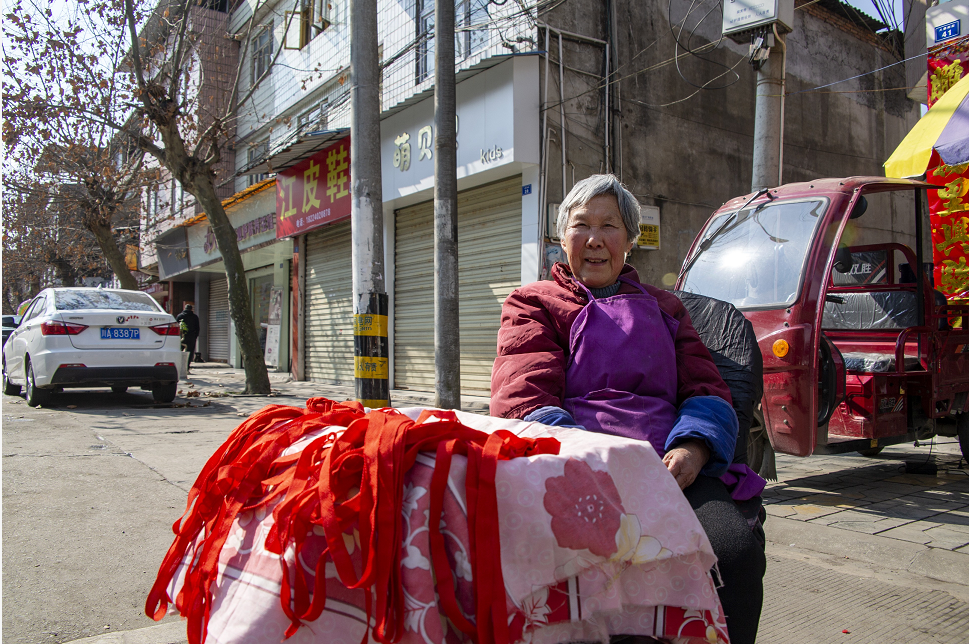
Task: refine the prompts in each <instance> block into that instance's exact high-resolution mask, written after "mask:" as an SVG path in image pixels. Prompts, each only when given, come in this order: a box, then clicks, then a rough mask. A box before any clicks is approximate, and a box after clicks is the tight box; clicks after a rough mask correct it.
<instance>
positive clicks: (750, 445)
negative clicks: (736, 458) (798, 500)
mask: <svg viewBox="0 0 969 644" xmlns="http://www.w3.org/2000/svg"><path fill="white" fill-rule="evenodd" d="M747 467H749V468H750V469H752V470H754V471H755V472H757V473H758V474H760V475H761V476H762V477H764V478H765V479H768V480H770V481H776V480H777V463H776V461H775V460H774V447H773V446H772V445H771V444H770V438H768V436H767V426H766V424H765V423H764V412H763V411H762V410H760V409H754V413H753V418H752V419H751V423H750V437H749V438H748V440H747Z"/></svg>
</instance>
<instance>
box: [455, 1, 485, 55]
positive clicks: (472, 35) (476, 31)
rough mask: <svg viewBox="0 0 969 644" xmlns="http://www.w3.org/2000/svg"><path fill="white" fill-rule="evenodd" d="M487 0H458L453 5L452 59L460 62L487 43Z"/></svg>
mask: <svg viewBox="0 0 969 644" xmlns="http://www.w3.org/2000/svg"><path fill="white" fill-rule="evenodd" d="M489 20H490V17H489V16H488V0H458V2H457V4H456V5H455V6H454V60H455V61H456V62H460V61H462V60H464V59H465V58H469V57H470V56H472V55H474V54H476V53H478V52H479V51H481V50H482V49H484V48H485V47H487V45H488V22H489Z"/></svg>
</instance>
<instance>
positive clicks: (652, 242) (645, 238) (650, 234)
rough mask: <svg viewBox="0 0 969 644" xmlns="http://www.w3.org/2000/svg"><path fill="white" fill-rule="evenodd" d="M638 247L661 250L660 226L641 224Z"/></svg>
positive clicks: (637, 241)
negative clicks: (652, 247)
mask: <svg viewBox="0 0 969 644" xmlns="http://www.w3.org/2000/svg"><path fill="white" fill-rule="evenodd" d="M636 245H637V246H655V247H657V248H659V226H653V225H651V224H639V239H637V240H636Z"/></svg>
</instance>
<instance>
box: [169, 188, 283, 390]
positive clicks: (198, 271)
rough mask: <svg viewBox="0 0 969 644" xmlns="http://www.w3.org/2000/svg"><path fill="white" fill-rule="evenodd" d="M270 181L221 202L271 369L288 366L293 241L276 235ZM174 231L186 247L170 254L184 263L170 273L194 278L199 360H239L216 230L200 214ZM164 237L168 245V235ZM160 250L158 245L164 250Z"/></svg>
mask: <svg viewBox="0 0 969 644" xmlns="http://www.w3.org/2000/svg"><path fill="white" fill-rule="evenodd" d="M274 187H275V182H274V181H273V180H266V181H264V182H261V183H258V184H256V185H254V186H252V187H251V188H247V189H246V190H243V191H242V192H239V193H238V194H236V195H234V196H233V197H231V198H229V199H226V200H225V201H223V206H224V207H225V210H226V214H227V215H228V217H229V221H230V223H231V224H232V226H233V228H234V229H235V231H236V240H237V243H238V245H239V250H240V251H241V253H242V261H243V266H244V268H245V271H246V282H247V284H248V286H249V301H250V307H251V313H252V315H253V319H254V321H255V324H256V332H257V334H258V336H259V342H260V348H261V350H262V351H263V355H264V356H265V359H266V364H267V365H268V366H269V367H270V369H276V370H281V371H288V370H289V329H290V319H289V292H290V288H289V286H290V264H291V261H292V246H291V244H290V243H287V242H281V241H278V240H277V238H276V213H275V210H276V200H275V191H274ZM179 231H180V234H181V235H182V238H184V240H185V243H184V249H185V250H184V251H183V252H180V253H175V255H176V256H177V257H178V258H179V260H178V261H181V262H184V266H179V268H180V269H181V270H179V271H178V272H177V273H174V274H172V275H170V277H171V278H172V279H174V280H177V281H178V282H179V283H183V284H184V283H190V284H194V295H195V298H194V299H195V302H196V313H197V314H198V316H199V318H200V320H201V322H202V325H201V326H202V332H201V334H200V336H199V344H198V351H199V352H200V353H201V354H202V357H203V359H204V360H209V361H214V362H226V363H228V364H230V365H232V366H241V364H242V356H241V353H240V349H239V346H238V342H237V341H236V334H235V328H234V324H233V322H232V319H231V316H230V314H229V290H228V282H227V280H226V273H225V265H224V263H223V261H222V254H221V253H220V252H219V247H218V244H217V243H216V239H215V233H214V232H213V231H212V229H211V227H210V225H209V222H208V221H207V220H206V219H205V218H204V217H200V218H198V219H197V220H196V221H194V222H193V223H191V224H190V225H188V226H184V227H182V228H181V229H179ZM169 237H174V234H172V233H170V234H169ZM180 239H181V238H179V240H178V241H179V242H180ZM168 241H169V245H168V247H169V248H172V247H173V244H171V240H168ZM162 251H163V249H161V248H159V252H160V253H162V254H164V253H163V252H162ZM166 252H167V251H166ZM182 258H183V259H182Z"/></svg>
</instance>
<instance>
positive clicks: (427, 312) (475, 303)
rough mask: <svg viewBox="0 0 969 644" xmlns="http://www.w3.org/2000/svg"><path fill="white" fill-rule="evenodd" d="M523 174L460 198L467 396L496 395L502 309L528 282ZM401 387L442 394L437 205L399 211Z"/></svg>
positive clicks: (397, 359)
mask: <svg viewBox="0 0 969 644" xmlns="http://www.w3.org/2000/svg"><path fill="white" fill-rule="evenodd" d="M521 219H522V211H521V176H516V177H513V178H511V179H506V180H503V181H499V182H496V183H492V184H490V185H487V186H482V187H480V188H474V189H472V190H466V191H464V192H462V193H461V194H459V195H458V279H459V286H458V288H459V291H458V292H459V299H460V305H459V306H460V320H461V321H460V335H461V391H462V393H471V394H478V395H481V394H485V395H487V394H489V393H490V391H491V367H492V365H493V364H494V361H495V354H496V347H497V343H498V327H499V324H500V321H501V320H500V318H501V305H502V303H503V302H504V301H505V298H506V297H508V294H509V293H511V292H512V291H513V290H514V289H516V288H518V287H519V286H520V285H521ZM396 222H397V227H396V246H395V255H396V257H395V263H396V274H395V281H394V386H395V387H397V388H401V389H404V388H406V389H416V390H418V391H433V390H434V226H433V224H434V203H433V202H426V203H422V204H417V205H415V206H410V207H408V208H402V209H401V210H398V211H397V213H396Z"/></svg>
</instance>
